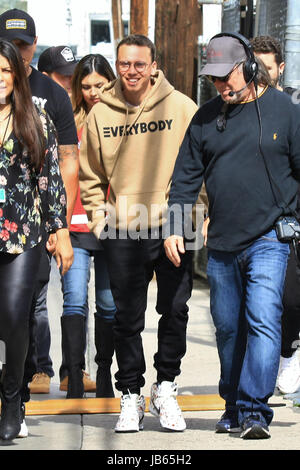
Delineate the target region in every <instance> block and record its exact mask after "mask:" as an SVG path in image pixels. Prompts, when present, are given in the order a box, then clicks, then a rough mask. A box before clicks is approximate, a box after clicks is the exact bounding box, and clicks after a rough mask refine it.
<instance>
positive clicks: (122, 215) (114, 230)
mask: <svg viewBox="0 0 300 470" xmlns="http://www.w3.org/2000/svg"><path fill="white" fill-rule="evenodd" d="M129 201H130V197H127V196H126V195H123V196H120V197H119V198H118V203H117V207H116V206H113V205H111V204H109V203H106V204H103V206H101V207H99V209H98V211H97V212H98V214H99V215H100V214H101V213H102V215H104V214H105V222H103V218H101V222H100V223H99V224H101V229H100V239H101V240H106V239H110V240H115V239H117V238H119V239H120V238H121V239H127V238H130V239H132V240H139V239H159V238H163V239H166V238H168V237H169V236H170V235H172V234H175V235H181V236H183V237H184V239H185V247H186V249H187V250H199V249H200V248H201V247H202V245H203V237H202V233H201V231H202V225H203V214H204V205H203V204H195V205H192V204H183V205H181V204H173V205H172V206H170V207H167V205H166V203H163V204H148V205H146V204H140V203H134V204H130V203H129Z"/></svg>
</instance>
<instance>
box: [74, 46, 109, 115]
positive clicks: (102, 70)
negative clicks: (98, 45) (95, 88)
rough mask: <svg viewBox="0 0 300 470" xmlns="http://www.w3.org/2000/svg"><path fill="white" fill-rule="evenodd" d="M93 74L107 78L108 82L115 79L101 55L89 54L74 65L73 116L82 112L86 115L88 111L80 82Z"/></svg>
mask: <svg viewBox="0 0 300 470" xmlns="http://www.w3.org/2000/svg"><path fill="white" fill-rule="evenodd" d="M93 72H97V73H99V75H102V76H103V77H105V78H107V80H108V81H109V82H111V81H112V80H114V79H115V78H116V76H115V74H114V71H113V69H112V68H111V66H110V64H109V62H108V61H107V60H106V59H105V57H103V55H101V54H89V55H86V56H84V57H83V58H82V59H81V60H80V61H79V62H78V64H77V65H76V68H75V71H74V74H73V78H72V103H73V112H74V114H75V115H76V114H79V113H80V112H81V111H82V110H84V112H85V113H86V114H87V112H88V109H87V106H86V103H85V101H84V98H83V95H82V90H81V82H82V80H83V79H84V78H85V77H86V76H87V75H90V74H91V73H93Z"/></svg>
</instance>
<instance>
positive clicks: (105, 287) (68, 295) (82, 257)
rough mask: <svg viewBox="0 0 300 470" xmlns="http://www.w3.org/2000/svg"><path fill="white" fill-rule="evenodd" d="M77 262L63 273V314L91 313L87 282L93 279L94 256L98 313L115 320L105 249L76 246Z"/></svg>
mask: <svg viewBox="0 0 300 470" xmlns="http://www.w3.org/2000/svg"><path fill="white" fill-rule="evenodd" d="M73 251H74V262H73V264H72V266H71V268H70V269H69V271H68V272H67V273H66V274H65V275H64V276H62V291H63V298H64V302H63V315H76V314H78V315H83V316H85V317H87V316H88V283H89V280H90V267H91V257H92V256H93V257H94V266H95V297H96V312H95V315H97V316H99V317H101V318H102V319H103V320H105V321H113V320H114V316H115V312H116V307H115V304H114V300H113V297H112V293H111V290H110V281H109V276H108V271H107V266H106V260H105V256H104V252H103V251H102V250H99V251H90V250H86V249H84V248H76V247H75V248H73Z"/></svg>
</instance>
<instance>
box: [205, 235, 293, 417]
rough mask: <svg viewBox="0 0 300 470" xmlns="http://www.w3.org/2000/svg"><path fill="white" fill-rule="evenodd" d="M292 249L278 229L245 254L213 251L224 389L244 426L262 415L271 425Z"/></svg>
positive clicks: (214, 302)
mask: <svg viewBox="0 0 300 470" xmlns="http://www.w3.org/2000/svg"><path fill="white" fill-rule="evenodd" d="M288 255H289V245H287V244H283V243H280V242H278V240H277V237H276V233H275V230H272V231H270V232H268V233H267V234H265V235H264V236H262V237H260V238H259V239H257V240H256V241H255V242H253V243H252V245H251V246H250V247H249V248H247V249H245V250H242V251H240V252H235V253H227V252H221V251H215V250H209V252H208V265H207V275H208V280H209V284H210V297H211V314H212V317H213V321H214V324H215V327H216V339H217V347H218V353H219V357H220V363H221V378H220V383H219V391H220V395H221V397H222V398H224V400H225V402H226V408H231V409H232V408H235V407H237V408H238V409H239V419H240V423H241V422H242V421H243V420H244V419H245V418H246V417H247V416H248V415H250V414H259V415H260V416H261V417H262V418H264V419H265V421H266V423H267V424H269V423H270V422H271V420H272V417H273V412H272V410H271V409H270V407H269V406H268V399H269V398H270V396H271V395H272V394H273V392H274V388H275V384H276V378H277V372H278V366H279V359H280V347H281V315H282V294H283V287H284V279H285V272H286V266H287V259H288Z"/></svg>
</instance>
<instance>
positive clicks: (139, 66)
mask: <svg viewBox="0 0 300 470" xmlns="http://www.w3.org/2000/svg"><path fill="white" fill-rule="evenodd" d="M131 64H132V65H133V67H134V68H135V70H136V71H137V72H139V73H143V72H145V70H146V68H147V67H149V64H147V63H146V62H142V61H138V62H126V61H123V60H118V65H119V70H120V71H121V72H127V70H129V69H130V67H131Z"/></svg>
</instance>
